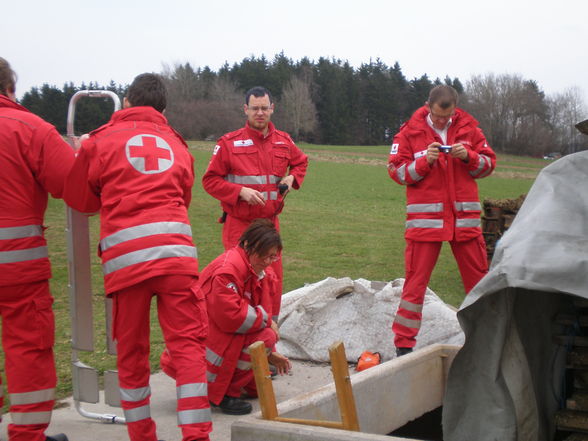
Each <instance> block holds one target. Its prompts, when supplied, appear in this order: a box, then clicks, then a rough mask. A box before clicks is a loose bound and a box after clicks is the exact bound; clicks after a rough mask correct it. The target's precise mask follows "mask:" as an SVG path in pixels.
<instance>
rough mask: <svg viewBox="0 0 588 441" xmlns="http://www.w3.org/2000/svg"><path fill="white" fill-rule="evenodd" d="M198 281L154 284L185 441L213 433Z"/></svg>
mask: <svg viewBox="0 0 588 441" xmlns="http://www.w3.org/2000/svg"><path fill="white" fill-rule="evenodd" d="M196 284H197V278H195V277H192V276H182V275H170V276H164V277H159V278H157V280H156V281H155V282H154V284H153V285H154V290H155V292H157V312H158V316H159V323H160V324H161V329H162V331H163V337H164V339H165V344H166V350H167V352H168V355H169V359H170V361H171V365H172V366H173V369H174V370H175V372H174V373H175V379H176V391H177V399H178V401H177V411H178V415H177V420H178V425H179V426H180V428H181V430H182V437H183V440H195V439H198V440H200V439H208V434H209V433H210V431H211V430H212V418H211V414H210V403H209V401H208V385H207V380H206V346H205V342H206V337H207V335H208V317H207V313H206V303H205V300H204V299H203V298H198V292H197V291H196Z"/></svg>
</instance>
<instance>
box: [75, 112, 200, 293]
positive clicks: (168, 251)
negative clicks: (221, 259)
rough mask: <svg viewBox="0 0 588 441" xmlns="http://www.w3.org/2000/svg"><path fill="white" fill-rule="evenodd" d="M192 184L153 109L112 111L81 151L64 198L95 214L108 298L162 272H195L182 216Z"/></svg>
mask: <svg viewBox="0 0 588 441" xmlns="http://www.w3.org/2000/svg"><path fill="white" fill-rule="evenodd" d="M193 182H194V171H193V158H192V156H191V155H190V153H189V151H188V146H187V145H186V143H185V142H184V141H183V140H182V138H181V137H180V135H178V134H177V133H176V132H175V131H174V130H173V129H172V128H171V127H170V126H169V125H168V124H167V120H166V119H165V117H164V116H163V115H162V114H161V113H160V112H158V111H156V110H155V109H153V108H152V107H131V108H128V109H124V110H120V111H118V112H116V113H114V114H113V116H112V118H111V120H110V122H109V123H108V124H105V125H104V126H102V127H100V128H99V129H97V130H94V131H93V132H92V133H91V134H90V138H89V139H88V140H87V141H85V142H84V143H83V145H82V148H81V149H80V151H79V153H78V155H77V157H76V160H75V163H74V166H73V168H72V170H71V172H70V174H69V176H68V177H67V182H66V189H65V194H64V199H65V200H66V202H67V203H68V204H69V205H70V206H72V207H73V208H75V209H76V210H79V211H82V212H85V213H88V212H96V211H97V210H100V246H99V254H100V255H101V257H102V269H103V272H104V284H105V289H106V293H107V294H111V293H112V292H114V291H117V290H119V289H122V288H126V287H128V286H131V285H134V284H137V283H139V282H141V281H143V280H145V279H148V278H151V277H155V276H160V275H165V274H189V275H197V274H198V260H197V256H196V248H195V247H194V243H193V242H192V230H191V228H190V221H189V219H188V206H189V204H190V199H191V189H192V184H193Z"/></svg>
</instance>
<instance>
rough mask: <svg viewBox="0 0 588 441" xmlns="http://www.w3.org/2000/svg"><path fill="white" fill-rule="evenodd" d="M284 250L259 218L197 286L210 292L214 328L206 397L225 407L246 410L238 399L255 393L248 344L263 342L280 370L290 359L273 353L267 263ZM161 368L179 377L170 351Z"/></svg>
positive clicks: (248, 407) (228, 410) (206, 270)
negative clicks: (244, 394) (243, 394)
mask: <svg viewBox="0 0 588 441" xmlns="http://www.w3.org/2000/svg"><path fill="white" fill-rule="evenodd" d="M281 250H282V241H281V239H280V235H279V233H278V231H277V230H276V228H275V227H274V225H273V223H272V222H271V221H270V220H268V219H258V220H256V221H254V222H253V223H252V224H251V225H250V226H249V227H248V228H247V230H245V232H244V233H243V235H242V236H241V238H240V239H239V245H238V246H235V247H233V248H231V249H229V250H227V251H225V252H224V253H223V254H221V255H220V256H218V257H217V258H216V259H215V260H213V261H212V262H211V263H210V264H209V265H208V266H207V267H206V268H204V270H203V271H202V274H201V276H200V282H199V287H198V291H199V292H200V295H202V296H204V297H206V304H207V308H208V313H209V320H210V330H209V335H208V340H207V341H206V362H207V370H208V372H207V375H208V396H209V399H210V401H211V403H213V404H214V405H215V406H218V407H219V408H220V409H221V411H222V412H224V413H227V414H231V415H244V414H247V413H250V412H251V409H252V407H251V404H250V403H248V402H247V401H244V400H241V399H239V397H240V396H241V394H242V392H243V391H245V392H246V393H247V394H248V395H249V396H257V389H256V387H255V380H254V378H253V371H252V369H251V356H250V355H249V352H248V349H247V348H248V347H249V345H251V344H253V343H255V342H256V341H263V342H264V345H265V347H266V350H267V351H268V354H269V361H270V362H271V363H272V364H273V365H274V366H276V368H277V371H278V373H279V374H281V375H282V374H285V373H287V372H288V371H289V370H290V361H289V360H288V359H287V358H286V357H284V356H283V355H281V354H279V353H277V352H275V344H276V342H277V340H278V332H277V325H276V323H275V322H273V321H272V319H271V315H272V290H273V289H275V283H276V279H275V274H274V273H273V271H272V269H271V268H268V267H269V266H270V265H271V264H272V263H273V262H274V261H275V260H276V259H277V258H278V256H279V253H280V251H281ZM161 365H162V367H163V370H164V371H165V372H166V373H167V374H168V375H170V376H171V377H172V378H175V376H176V372H175V366H174V363H173V362H172V358H171V356H170V354H168V353H167V352H164V353H163V354H162V357H161Z"/></svg>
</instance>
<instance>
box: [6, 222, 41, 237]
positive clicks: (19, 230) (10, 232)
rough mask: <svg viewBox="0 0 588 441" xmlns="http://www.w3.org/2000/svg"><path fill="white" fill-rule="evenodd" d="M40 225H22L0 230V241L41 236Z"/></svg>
mask: <svg viewBox="0 0 588 441" xmlns="http://www.w3.org/2000/svg"><path fill="white" fill-rule="evenodd" d="M42 235H43V228H41V225H24V226H22V227H6V228H0V240H8V239H22V238H24V237H35V236H42Z"/></svg>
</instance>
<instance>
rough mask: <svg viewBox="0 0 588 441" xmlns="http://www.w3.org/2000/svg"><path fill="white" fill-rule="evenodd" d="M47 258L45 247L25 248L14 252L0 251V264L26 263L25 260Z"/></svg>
mask: <svg viewBox="0 0 588 441" xmlns="http://www.w3.org/2000/svg"><path fill="white" fill-rule="evenodd" d="M45 257H49V253H48V252H47V247H46V246H43V247H37V248H27V249H24V250H15V251H0V263H16V262H26V261H27V260H35V259H43V258H45Z"/></svg>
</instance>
